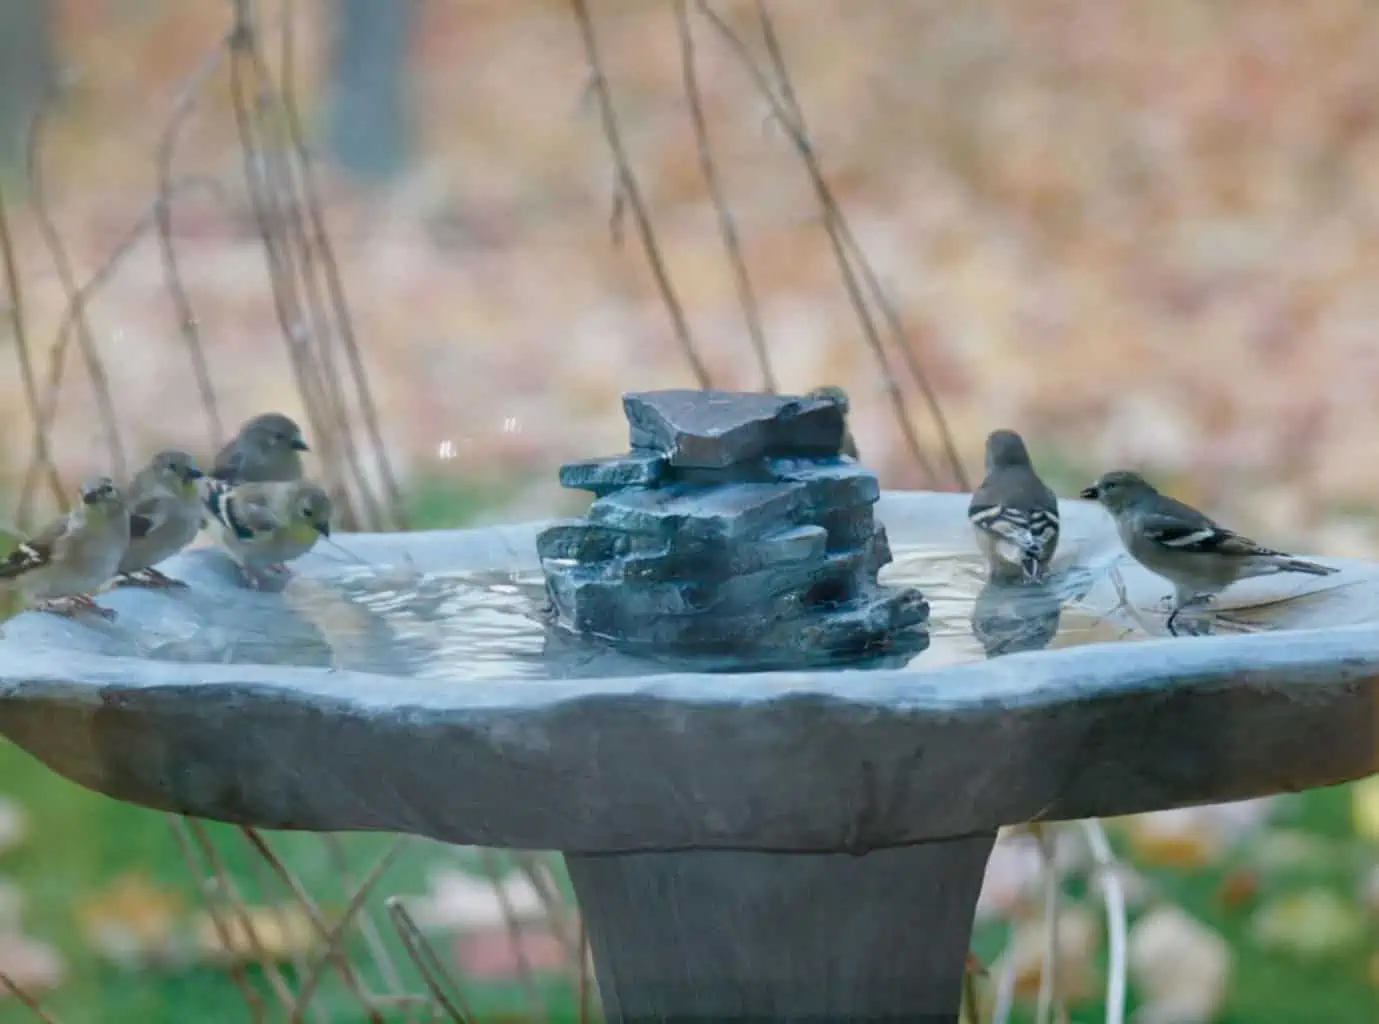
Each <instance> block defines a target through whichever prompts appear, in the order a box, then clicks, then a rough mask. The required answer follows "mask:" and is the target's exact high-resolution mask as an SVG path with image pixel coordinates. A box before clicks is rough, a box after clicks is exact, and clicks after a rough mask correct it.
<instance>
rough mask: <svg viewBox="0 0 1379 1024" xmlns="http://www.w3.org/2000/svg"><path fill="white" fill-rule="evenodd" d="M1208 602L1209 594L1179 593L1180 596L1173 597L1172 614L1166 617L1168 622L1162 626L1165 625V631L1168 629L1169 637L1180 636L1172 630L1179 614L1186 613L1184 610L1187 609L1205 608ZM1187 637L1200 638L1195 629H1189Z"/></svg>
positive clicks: (1176, 631) (1209, 599) (1175, 630)
mask: <svg viewBox="0 0 1379 1024" xmlns="http://www.w3.org/2000/svg"><path fill="white" fill-rule="evenodd" d="M1210 601H1211V595H1210V594H1181V593H1180V594H1177V595H1175V598H1174V602H1173V611H1172V613H1171V614H1170V615H1169V616H1168V621H1167V622H1166V623H1164V625H1165V626H1166V627H1167V629H1168V632H1169V635H1171V636H1179V635H1181V634H1179V632H1178V630H1177V629H1176V628H1174V623H1175V622H1177V620H1178V615H1179V613H1180V612H1183V611H1186V610H1187V609H1189V608H1204V607H1206V605H1207V604H1208V603H1209V602H1210ZM1188 635H1189V636H1200V635H1201V634H1200V633H1198V632H1197V630H1196V629H1195V628H1192V629H1190V632H1189V634H1188Z"/></svg>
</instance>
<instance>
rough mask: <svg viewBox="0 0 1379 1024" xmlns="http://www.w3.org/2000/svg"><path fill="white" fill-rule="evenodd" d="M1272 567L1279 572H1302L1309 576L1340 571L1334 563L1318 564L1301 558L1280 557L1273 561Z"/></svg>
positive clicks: (1327, 574) (1325, 574)
mask: <svg viewBox="0 0 1379 1024" xmlns="http://www.w3.org/2000/svg"><path fill="white" fill-rule="evenodd" d="M1274 567H1275V568H1276V569H1277V570H1278V571H1279V572H1303V573H1306V574H1307V575H1309V576H1330V575H1332V574H1333V573H1338V572H1340V571H1341V570H1340V569H1337V568H1336V567H1335V566H1334V565H1318V564H1317V563H1316V562H1308V561H1304V560H1303V559H1301V558H1280V559H1277V560H1276V561H1275V562H1274Z"/></svg>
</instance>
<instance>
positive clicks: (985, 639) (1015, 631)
mask: <svg viewBox="0 0 1379 1024" xmlns="http://www.w3.org/2000/svg"><path fill="white" fill-rule="evenodd" d="M1061 589H1062V588H1060V587H1059V586H1058V585H1057V584H1056V583H1054V582H1053V581H1051V580H1050V579H1048V578H1047V577H1046V578H1045V579H1043V580H1041V581H1039V582H1037V583H1009V582H1001V581H998V580H996V579H994V578H990V577H989V578H988V579H987V581H986V582H985V583H984V584H983V585H982V589H981V590H980V591H978V592H977V599H976V601H975V602H974V603H973V606H972V635H973V636H975V637H976V638H977V640H978V642H979V643H980V644H981V645H982V650H984V651H985V652H986V656H987V657H988V658H995V657H998V656H1000V655H1002V654H1014V653H1015V652H1017V651H1039V650H1043V649H1044V648H1045V647H1047V646H1048V645H1049V643H1050V641H1052V640H1053V638H1054V636H1056V635H1057V633H1058V624H1059V619H1060V617H1061V616H1062V612H1063V598H1064V594H1062V593H1060V590H1061Z"/></svg>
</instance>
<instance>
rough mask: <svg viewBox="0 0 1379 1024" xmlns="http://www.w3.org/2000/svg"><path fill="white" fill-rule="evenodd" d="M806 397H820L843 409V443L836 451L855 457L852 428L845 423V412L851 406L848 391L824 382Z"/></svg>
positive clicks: (855, 445)
mask: <svg viewBox="0 0 1379 1024" xmlns="http://www.w3.org/2000/svg"><path fill="white" fill-rule="evenodd" d="M805 397H806V398H822V399H823V400H824V401H826V402H832V403H833V404H834V405H836V406H838V407H839V408H841V409H842V410H843V443H842V445H841V446H840V447H839V449H838V451H839V453H840V454H842V455H846V456H848V457H849V458H853V459H855V458H857V442H856V441H854V440H853V439H852V430H851V429H850V428H849V427H848V425H847V414H848V412H849V410H850V409H851V407H852V403H851V402H850V401H849V400H848V393H847V392H846V391H844V390H843V389H842V388H840V387H838V386H836V385H834V384H825V385H824V386H823V387H817V388H815V389H814V390H813V391H811V392H809V394H808V395H806V396H805Z"/></svg>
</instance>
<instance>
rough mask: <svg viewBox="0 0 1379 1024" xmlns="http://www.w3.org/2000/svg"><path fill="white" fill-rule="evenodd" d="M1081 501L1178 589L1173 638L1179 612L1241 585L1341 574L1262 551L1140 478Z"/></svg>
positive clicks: (1110, 484) (1107, 483) (1122, 480)
mask: <svg viewBox="0 0 1379 1024" xmlns="http://www.w3.org/2000/svg"><path fill="white" fill-rule="evenodd" d="M1080 497H1083V498H1086V499H1088V500H1091V501H1096V502H1100V503H1101V506H1102V507H1103V508H1105V509H1106V511H1107V512H1109V513H1110V514H1111V518H1112V519H1113V520H1114V521H1115V524H1116V532H1117V533H1119V534H1120V539H1121V543H1123V544H1124V545H1125V550H1126V551H1128V552H1129V553H1130V557H1132V558H1133V559H1135V561H1137V562H1139V563H1140V564H1141V565H1142V566H1144V567H1145V568H1146V569H1148V570H1149V571H1150V572H1152V573H1155V574H1156V575H1159V576H1162V577H1163V578H1164V579H1166V580H1168V581H1169V582H1170V583H1172V584H1173V597H1172V607H1173V610H1172V613H1171V614H1170V615H1169V617H1168V631H1169V632H1170V633H1173V634H1174V635H1177V631H1176V630H1175V629H1174V628H1173V626H1174V623H1175V622H1176V621H1177V618H1178V613H1179V612H1181V611H1182V610H1183V609H1185V608H1191V607H1193V606H1199V607H1200V606H1201V605H1205V604H1206V603H1208V602H1209V601H1210V600H1211V599H1212V598H1213V597H1214V596H1215V595H1216V594H1218V593H1220V592H1221V591H1222V590H1225V589H1226V588H1227V587H1229V586H1230V585H1231V584H1232V583H1235V582H1237V581H1238V580H1243V579H1249V578H1250V577H1253V576H1272V575H1274V574H1275V573H1281V572H1298V573H1306V574H1307V575H1310V576H1330V575H1331V574H1332V573H1336V572H1340V570H1339V569H1337V568H1335V567H1333V566H1329V565H1319V564H1317V563H1316V562H1308V561H1304V560H1303V559H1301V558H1294V557H1293V556H1292V555H1289V554H1285V553H1284V552H1282V551H1274V550H1272V549H1270V548H1266V547H1262V546H1261V545H1259V544H1256V543H1255V542H1254V541H1252V540H1250V539H1249V538H1248V537H1242V536H1241V535H1240V534H1238V533H1236V532H1234V531H1233V530H1228V529H1226V528H1225V527H1224V526H1221V525H1219V524H1217V523H1215V522H1213V521H1212V520H1211V519H1209V518H1208V517H1207V516H1205V515H1203V514H1202V513H1201V512H1198V511H1197V510H1196V509H1195V508H1193V507H1192V506H1191V505H1185V504H1183V503H1182V502H1181V501H1175V500H1174V499H1173V498H1170V497H1168V496H1166V495H1163V494H1160V493H1159V492H1158V491H1157V490H1155V489H1154V487H1153V486H1152V485H1151V484H1150V483H1149V482H1148V481H1146V480H1145V479H1144V477H1142V476H1140V475H1139V474H1138V473H1131V472H1127V471H1125V470H1116V471H1114V472H1111V473H1106V474H1104V475H1103V476H1102V477H1101V479H1099V480H1098V481H1097V482H1096V483H1094V484H1093V485H1092V486H1091V487H1088V488H1086V489H1085V490H1083V491H1082V492H1081V494H1080Z"/></svg>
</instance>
